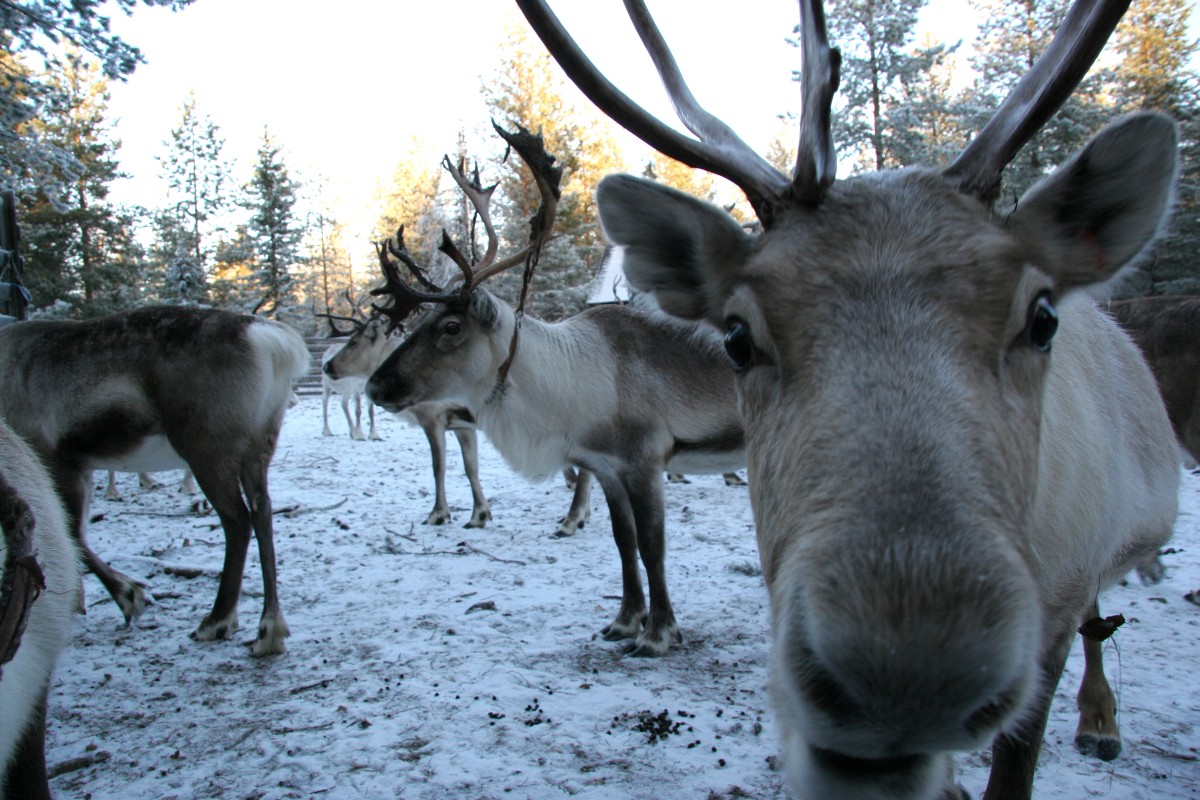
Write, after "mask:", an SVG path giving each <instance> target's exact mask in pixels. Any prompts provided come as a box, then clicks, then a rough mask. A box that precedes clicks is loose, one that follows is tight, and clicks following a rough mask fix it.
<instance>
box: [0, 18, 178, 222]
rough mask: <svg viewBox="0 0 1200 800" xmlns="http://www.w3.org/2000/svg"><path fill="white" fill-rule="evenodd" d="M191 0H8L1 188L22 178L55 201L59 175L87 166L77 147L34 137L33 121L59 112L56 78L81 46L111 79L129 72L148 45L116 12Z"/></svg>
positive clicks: (1, 56)
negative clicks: (123, 26)
mask: <svg viewBox="0 0 1200 800" xmlns="http://www.w3.org/2000/svg"><path fill="white" fill-rule="evenodd" d="M191 2H192V0H116V1H115V2H114V3H107V4H106V3H98V2H94V1H93V0H88V2H70V3H65V2H62V1H61V0H23V2H20V3H15V2H4V3H0V188H2V189H11V190H13V191H16V190H17V188H18V185H17V184H18V181H21V180H26V181H31V182H32V183H33V184H34V185H35V186H36V187H37V188H39V189H40V190H41V191H42V192H44V193H45V194H46V195H47V197H49V198H50V199H51V200H55V199H57V197H58V190H59V188H60V187H59V185H58V181H59V179H60V178H61V177H62V176H63V175H65V174H71V175H74V174H79V173H81V172H82V166H81V165H79V164H77V163H75V162H74V161H73V159H72V158H71V155H70V153H68V152H67V151H65V150H63V149H61V148H59V147H56V146H55V145H54V144H53V143H51V142H47V141H43V140H40V139H39V138H37V137H36V136H31V135H30V134H29V131H28V130H27V129H26V123H28V122H30V121H31V120H34V119H38V118H45V117H47V116H50V115H52V114H54V113H56V110H55V105H56V103H58V102H59V101H60V100H61V98H60V97H59V96H58V94H57V92H56V91H55V88H54V86H53V85H52V84H51V82H50V81H49V80H48V78H50V77H51V76H55V75H60V74H62V73H64V72H65V71H67V70H68V69H69V68H70V67H71V63H72V62H73V61H75V60H78V58H79V55H78V54H79V53H80V52H83V53H86V54H88V56H89V57H90V58H91V59H93V60H94V61H95V62H96V63H98V64H99V66H100V69H101V70H102V71H103V73H104V76H105V77H106V78H109V79H119V78H124V77H125V76H127V75H129V74H130V73H132V72H133V71H134V69H136V68H137V66H138V64H140V63H141V62H142V61H143V59H142V54H141V51H139V50H138V49H137V48H136V47H134V46H132V45H130V44H129V43H127V42H125V41H124V40H122V39H121V38H120V37H118V36H116V35H114V34H113V33H112V30H111V25H110V16H111V14H110V13H109V12H111V11H113V10H115V9H120V10H121V11H122V12H124V13H125V14H132V13H133V10H134V9H135V8H136V7H137V6H138V5H145V6H165V7H167V8H170V9H171V10H172V11H177V10H179V9H181V8H183V7H184V6H186V5H188V4H190V3H191ZM38 62H40V64H39V63H38ZM39 68H40V69H39Z"/></svg>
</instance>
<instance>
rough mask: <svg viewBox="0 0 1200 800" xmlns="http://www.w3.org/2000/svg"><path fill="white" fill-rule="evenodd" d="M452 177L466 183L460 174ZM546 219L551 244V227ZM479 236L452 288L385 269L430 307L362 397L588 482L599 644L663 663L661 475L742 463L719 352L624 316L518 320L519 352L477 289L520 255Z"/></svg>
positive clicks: (508, 310)
mask: <svg viewBox="0 0 1200 800" xmlns="http://www.w3.org/2000/svg"><path fill="white" fill-rule="evenodd" d="M540 146H541V145H540V141H539V142H538V147H539V148H540ZM522 155H523V156H524V155H525V154H524V153H522ZM526 160H527V161H529V160H530V158H529V157H526ZM534 171H535V174H537V172H538V171H537V169H535V170H534ZM452 174H455V173H453V172H452ZM455 177H456V180H458V181H459V183H460V185H463V184H465V183H466V181H465V176H463V175H462V174H461V173H457V174H455ZM539 183H540V184H541V185H543V192H542V195H543V208H545V207H547V206H553V204H554V202H555V200H556V197H555V196H554V195H552V194H551V192H550V190H549V189H546V188H545V184H546V183H547V181H545V180H540V181H539ZM480 188H481V187H476V188H475V189H472V190H470V191H468V196H469V197H470V198H471V200H472V202H473V203H474V204H475V205H476V208H477V210H478V211H479V213H480V216H481V218H483V219H484V220H487V219H488V211H487V197H488V196H490V195H489V193H487V192H484V191H481V190H480ZM541 213H542V214H543V216H542V217H540V218H539V219H540V222H541V224H542V225H543V226H544V230H546V231H548V230H549V227H548V226H547V218H549V224H552V222H553V218H552V214H550V215H547V214H545V212H544V211H543V212H541ZM486 227H487V228H488V230H489V234H490V236H489V238H490V240H491V242H492V244H491V245H490V246H489V251H490V252H491V253H492V255H491V257H490V258H485V259H484V260H483V261H482V262H481V263H480V264H478V265H476V267H475V268H473V269H472V268H468V267H467V266H466V265H465V264H460V267H462V271H463V281H462V283H461V285H459V286H457V287H451V288H446V289H440V288H437V287H431V286H425V287H424V288H423V289H420V290H417V289H414V288H413V287H410V286H409V285H408V284H406V283H404V282H403V281H401V280H399V277H398V268H397V266H396V265H395V264H389V262H388V261H387V260H386V259H384V261H383V263H382V264H381V268H382V269H383V270H384V274H385V277H386V278H387V291H388V292H389V293H391V294H392V296H393V297H394V298H395V303H396V306H397V307H399V308H402V309H407V308H411V307H413V306H414V305H416V304H417V303H422V302H423V303H426V304H428V305H430V306H431V307H430V308H429V310H428V311H427V312H426V313H425V314H424V315H423V316H421V317H420V318H418V319H417V320H416V322H415V323H414V324H413V329H412V332H411V333H410V334H409V335H408V337H407V338H406V339H405V340H404V342H403V343H402V344H400V346H399V347H397V348H396V350H395V352H393V353H392V354H391V355H390V356H389V357H388V359H387V360H386V361H384V363H383V364H382V365H381V366H380V367H379V369H377V370H376V371H375V373H374V374H373V375H372V376H371V379H370V381H368V383H367V396H368V397H370V398H371V400H372V401H373V402H375V403H378V404H379V405H381V406H383V407H384V408H386V409H388V410H389V411H392V412H400V411H403V410H405V409H407V408H410V407H412V406H414V405H417V404H420V403H428V402H438V403H450V404H453V405H456V406H458V407H461V408H464V409H469V410H470V414H471V416H472V418H473V421H474V422H475V424H477V425H478V427H479V428H480V430H482V431H483V432H484V433H485V434H487V437H488V439H489V440H490V441H491V442H492V444H493V445H495V447H496V449H497V450H498V451H499V452H500V453H501V455H502V456H503V457H504V458H505V460H506V461H507V462H508V463H509V465H510V466H512V467H513V468H514V469H515V470H516V471H517V472H519V473H521V474H523V475H526V476H529V477H534V478H540V477H545V476H548V475H550V474H552V473H554V472H555V471H557V470H559V469H561V468H562V467H563V466H564V465H572V466H575V467H578V468H580V469H581V470H586V471H587V472H591V473H592V474H593V475H594V476H595V478H596V480H597V481H598V482H599V483H600V486H601V488H602V489H603V490H604V497H605V501H606V502H607V504H608V509H609V514H610V516H611V519H612V530H613V537H614V539H615V540H616V545H617V551H618V553H619V555H620V559H621V579H622V599H621V606H620V609H619V611H618V612H617V616H616V618H615V619H614V620H613V621H612V622H611V623H610V624H608V625H607V626H605V627H604V628H603V631H602V632H603V635H604V637H605V638H606V639H608V640H613V641H616V640H621V639H633V640H634V641H633V642H632V643H630V644H629V645H628V646H627V648H626V650H627V652H629V653H632V654H634V655H639V656H660V655H663V654H665V653H667V652H668V650H669V649H670V647H671V646H672V644H674V643H675V642H676V641H678V640H679V638H680V636H679V633H678V630H677V625H676V620H675V614H674V611H673V609H672V607H671V601H670V597H669V594H668V591H667V578H666V567H665V534H664V519H663V514H664V512H663V480H662V473H663V472H664V471H665V470H667V469H668V468H669V469H671V470H677V471H680V472H686V473H706V472H717V473H722V472H728V471H730V470H734V469H738V468H740V467H742V466H743V465H744V464H745V455H744V452H743V449H742V438H743V437H742V429H741V424H740V422H739V420H738V416H737V409H736V407H735V397H734V390H733V378H732V375H731V374H730V372H729V370H728V369H727V367H726V366H725V359H724V356H723V354H722V352H721V345H720V340H719V339H718V338H717V337H715V336H713V335H712V334H711V333H710V332H707V331H703V330H697V328H696V327H695V326H693V325H689V324H685V323H681V322H679V321H677V320H672V319H670V318H668V317H667V316H666V315H662V314H659V315H657V316H654V315H651V314H647V313H644V312H640V311H637V310H634V309H633V308H631V307H629V306H599V307H594V308H591V309H588V310H586V311H584V312H582V313H580V314H578V315H576V316H573V317H570V318H568V319H566V320H563V321H562V322H558V323H554V324H549V323H545V322H541V321H539V320H537V319H534V318H532V317H524V318H523V319H522V320H520V327H519V338H518V339H514V336H513V334H514V330H516V329H517V325H518V318H517V315H516V312H515V311H514V309H513V308H512V307H510V306H509V305H507V304H505V303H503V302H501V301H500V300H499V299H497V298H496V297H495V296H494V295H492V294H491V293H490V292H488V291H487V290H486V289H484V288H483V286H482V284H483V283H484V282H485V281H486V280H487V279H488V278H489V277H491V276H493V275H496V274H498V273H499V272H501V271H502V270H504V269H507V268H510V267H512V266H514V265H516V264H519V263H521V261H522V260H523V259H524V254H523V253H517V254H514V255H510V256H508V257H506V258H503V259H501V258H499V257H498V255H497V253H496V244H495V239H494V233H492V232H491V225H490V222H489V223H487V224H486ZM381 250H382V249H381ZM397 313H403V312H397ZM514 342H515V343H516V344H515V346H514V345H513V343H514ZM639 555H640V556H641V561H642V564H643V565H644V566H645V569H646V579H647V583H648V586H649V605H648V606H647V603H646V596H645V595H644V594H643V591H642V585H641V578H640V575H639V571H638V557H639Z"/></svg>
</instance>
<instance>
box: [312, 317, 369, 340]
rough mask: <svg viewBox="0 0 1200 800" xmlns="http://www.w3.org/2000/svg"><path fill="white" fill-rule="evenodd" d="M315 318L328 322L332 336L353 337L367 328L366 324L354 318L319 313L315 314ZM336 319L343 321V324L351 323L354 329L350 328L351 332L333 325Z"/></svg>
mask: <svg viewBox="0 0 1200 800" xmlns="http://www.w3.org/2000/svg"><path fill="white" fill-rule="evenodd" d="M313 316H314V317H323V318H324V319H325V320H326V321H327V322H328V324H329V335H330V336H353V335H354V334H356V333H358V332H359V331H361V330H362V329H363V328H365V327H366V323H365V322H363V321H362V320H357V319H354V318H353V317H343V316H341V315H340V314H325V313H322V312H317V313H315V314H313ZM335 319H336V320H341V321H342V322H349V323H350V325H351V326H352V327H351V328H350V330H342V329H341V328H339V327H338V326H337V325H334V324H333V321H334V320H335Z"/></svg>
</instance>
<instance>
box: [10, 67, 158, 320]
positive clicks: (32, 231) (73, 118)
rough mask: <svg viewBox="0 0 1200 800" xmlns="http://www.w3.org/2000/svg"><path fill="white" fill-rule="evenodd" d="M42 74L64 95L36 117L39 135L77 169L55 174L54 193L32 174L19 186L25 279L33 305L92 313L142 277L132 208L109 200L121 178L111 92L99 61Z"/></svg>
mask: <svg viewBox="0 0 1200 800" xmlns="http://www.w3.org/2000/svg"><path fill="white" fill-rule="evenodd" d="M66 64H67V69H66V70H65V71H64V72H62V73H60V74H58V75H54V76H50V77H49V78H47V79H45V85H47V86H49V87H51V88H52V89H53V91H54V92H55V94H56V95H57V96H58V97H59V98H60V104H61V109H60V112H59V113H57V114H55V115H52V116H49V117H46V118H45V119H40V120H36V121H32V122H31V123H30V124H29V127H30V128H31V129H33V130H36V133H37V135H38V136H39V137H40V138H41V140H42V141H44V142H48V143H50V144H51V145H53V147H55V148H57V149H58V150H60V151H62V152H64V153H67V154H69V155H70V157H71V159H72V162H73V163H74V164H75V165H78V171H76V170H75V169H72V170H71V171H70V172H60V173H58V174H56V175H55V176H54V182H55V183H56V185H57V187H58V196H57V197H56V198H52V197H51V196H50V195H49V194H47V193H46V192H45V191H44V190H43V189H42V188H41V186H40V185H39V182H35V181H29V182H27V183H26V186H25V190H24V191H23V192H22V197H21V203H22V208H23V233H24V245H25V263H26V275H25V278H26V282H27V284H28V285H29V287H30V290H31V291H32V292H33V293H34V297H35V304H37V305H48V304H49V303H51V302H53V301H55V300H64V301H67V302H69V303H71V305H72V306H74V308H75V313H76V314H79V315H82V316H85V317H86V316H94V315H96V314H101V313H107V312H109V311H113V310H116V309H118V308H121V307H123V306H125V305H127V304H128V303H130V302H134V301H136V300H137V299H138V298H139V296H140V295H139V294H138V293H137V292H130V291H127V290H126V289H125V288H124V287H127V286H134V287H136V286H138V285H140V284H141V278H142V276H141V274H140V272H141V267H142V265H141V256H140V251H139V248H138V247H137V246H136V243H135V242H134V240H133V237H132V233H131V228H132V225H133V220H132V217H131V215H130V214H129V213H128V212H121V211H119V210H118V209H116V208H114V207H113V206H112V205H111V204H110V203H109V202H108V200H107V197H108V192H109V186H110V184H111V183H112V182H113V181H114V180H115V179H117V178H118V177H120V171H119V168H118V164H117V161H116V151H117V149H118V147H119V146H120V143H119V142H117V141H115V140H113V139H112V138H111V137H110V123H109V122H108V120H107V119H106V118H105V113H106V111H107V107H108V102H109V94H108V84H107V81H106V80H105V79H104V78H103V76H102V75H101V74H100V72H99V69H98V67H97V66H96V65H95V64H94V63H92V62H89V61H85V60H84V59H82V58H78V57H77V58H75V59H71V60H68V61H67V62H66Z"/></svg>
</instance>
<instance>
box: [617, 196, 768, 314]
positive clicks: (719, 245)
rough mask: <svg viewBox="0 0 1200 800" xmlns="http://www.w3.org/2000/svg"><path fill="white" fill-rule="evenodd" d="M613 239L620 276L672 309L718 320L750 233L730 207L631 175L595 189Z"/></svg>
mask: <svg viewBox="0 0 1200 800" xmlns="http://www.w3.org/2000/svg"><path fill="white" fill-rule="evenodd" d="M596 205H597V206H598V207H599V209H600V222H601V224H602V225H603V227H604V235H605V236H606V237H607V238H608V240H609V241H610V242H612V243H613V244H615V245H618V246H621V247H624V248H625V261H624V268H625V276H626V277H627V278H628V279H629V283H630V284H631V285H633V286H634V287H635V288H637V289H640V290H642V291H644V292H650V293H652V294H653V295H654V297H655V300H656V301H657V302H658V304H659V306H660V307H661V308H662V309H663V310H664V311H666V312H667V313H669V314H674V315H675V316H678V317H684V318H686V319H699V318H701V317H704V318H707V319H709V320H711V321H713V322H715V323H716V324H717V325H721V326H723V325H724V320H722V319H720V318H719V316H720V314H721V310H722V308H723V307H724V304H725V298H726V296H727V295H728V292H729V286H730V282H731V279H732V278H733V276H734V275H735V274H736V272H737V270H738V268H739V267H740V266H741V264H742V263H743V262H744V261H745V260H746V257H747V255H748V254H749V252H750V248H751V246H752V244H753V241H754V240H753V238H752V237H751V236H749V235H748V234H746V233H745V232H744V231H743V230H742V228H741V226H740V225H738V224H737V222H735V221H734V219H733V218H732V217H730V216H729V215H728V214H727V213H725V212H724V211H722V210H721V209H719V208H717V207H716V206H714V205H711V204H710V203H706V202H704V201H703V200H699V199H697V198H695V197H692V196H691V195H687V194H684V193H683V192H679V191H676V190H674V189H670V188H668V187H665V186H663V185H661V184H658V183H655V182H653V181H648V180H643V179H641V178H635V177H633V176H631V175H610V176H608V177H607V178H605V179H604V180H602V181H600V185H599V187H598V188H597V190H596Z"/></svg>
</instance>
